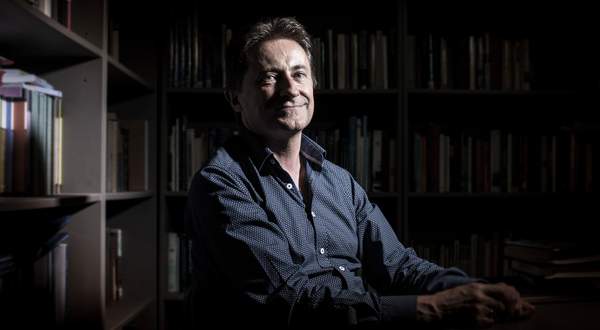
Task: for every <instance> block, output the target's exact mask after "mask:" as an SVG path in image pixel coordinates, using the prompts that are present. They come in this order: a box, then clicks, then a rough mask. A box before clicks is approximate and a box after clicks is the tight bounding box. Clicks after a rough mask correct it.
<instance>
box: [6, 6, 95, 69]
mask: <svg viewBox="0 0 600 330" xmlns="http://www.w3.org/2000/svg"><path fill="white" fill-rule="evenodd" d="M0 22H2V29H0V40H2V45H1V46H2V52H3V54H2V55H3V56H5V57H7V58H9V59H12V60H14V61H15V62H16V63H17V64H18V67H19V68H25V69H28V70H32V69H33V70H35V71H37V72H47V71H51V70H55V69H58V68H63V67H67V66H70V65H73V64H76V63H81V62H85V61H88V60H90V59H94V58H100V57H101V56H102V51H101V50H100V49H99V48H98V47H96V46H94V45H93V44H92V43H90V42H89V41H87V40H86V39H84V38H82V37H80V36H79V35H77V34H75V33H74V32H72V31H69V30H68V29H67V28H66V27H64V26H63V25H61V24H60V23H58V22H57V21H55V20H53V19H51V18H50V17H47V16H46V15H44V14H43V13H41V12H40V11H38V10H36V9H34V8H33V7H31V6H30V5H28V4H27V3H26V2H25V1H17V0H5V1H0Z"/></svg>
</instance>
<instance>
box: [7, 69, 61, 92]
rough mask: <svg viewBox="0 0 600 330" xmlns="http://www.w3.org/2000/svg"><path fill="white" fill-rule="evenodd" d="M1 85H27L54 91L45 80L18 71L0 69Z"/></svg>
mask: <svg viewBox="0 0 600 330" xmlns="http://www.w3.org/2000/svg"><path fill="white" fill-rule="evenodd" d="M0 83H1V84H20V83H29V84H31V85H34V86H39V87H45V88H50V89H54V87H53V86H52V85H51V84H49V83H48V82H47V81H46V80H45V79H42V78H40V77H38V76H36V75H34V74H32V73H29V72H26V71H23V70H20V69H0Z"/></svg>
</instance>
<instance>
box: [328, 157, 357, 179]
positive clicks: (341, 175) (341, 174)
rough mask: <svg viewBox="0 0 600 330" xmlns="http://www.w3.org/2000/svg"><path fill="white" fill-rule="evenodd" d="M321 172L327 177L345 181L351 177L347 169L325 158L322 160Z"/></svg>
mask: <svg viewBox="0 0 600 330" xmlns="http://www.w3.org/2000/svg"><path fill="white" fill-rule="evenodd" d="M323 173H325V175H326V176H328V177H334V178H336V179H338V180H344V181H345V180H350V179H351V178H352V174H350V172H349V171H348V170H346V169H345V168H343V167H341V166H340V165H338V164H336V163H333V162H331V161H329V160H327V159H325V160H324V161H323Z"/></svg>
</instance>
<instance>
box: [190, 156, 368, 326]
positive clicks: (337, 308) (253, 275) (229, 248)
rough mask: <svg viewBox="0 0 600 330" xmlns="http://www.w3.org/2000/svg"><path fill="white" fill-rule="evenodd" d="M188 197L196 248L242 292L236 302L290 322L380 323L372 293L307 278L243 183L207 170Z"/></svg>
mask: <svg viewBox="0 0 600 330" xmlns="http://www.w3.org/2000/svg"><path fill="white" fill-rule="evenodd" d="M190 198H193V201H191V202H190V203H188V210H187V224H188V226H190V227H189V228H190V230H191V234H192V237H193V239H194V240H195V241H194V246H196V244H198V246H199V245H200V244H201V245H202V246H203V248H205V249H207V250H208V255H210V256H212V257H213V261H214V263H215V264H216V267H217V269H218V272H219V273H220V274H222V276H224V277H225V278H226V279H227V282H228V283H231V285H232V286H233V287H234V288H235V290H236V291H238V292H240V293H241V297H239V298H235V299H238V300H242V301H244V304H249V305H252V306H254V307H256V306H258V307H259V309H261V308H263V307H264V309H263V310H265V311H267V310H278V311H283V312H284V313H285V312H286V313H287V315H286V316H287V318H288V321H289V322H294V321H308V320H314V319H316V318H317V319H320V318H326V319H327V321H329V322H337V324H343V323H354V322H361V321H363V320H372V321H374V320H378V319H379V306H378V304H379V302H378V299H377V298H376V297H375V296H374V295H373V293H371V292H368V291H365V292H357V291H353V290H352V291H351V290H344V289H342V288H343V285H341V284H340V283H341V281H342V279H341V278H336V277H335V275H331V276H328V277H327V281H324V280H323V277H319V276H315V277H313V278H309V277H308V276H307V274H306V273H305V272H304V271H303V268H302V260H298V258H297V256H294V255H292V253H293V252H292V250H291V249H290V247H289V245H288V241H287V238H286V236H285V235H284V233H283V232H282V231H281V229H280V227H279V226H278V225H277V224H276V223H274V222H272V221H271V220H269V216H268V215H267V214H266V213H265V210H264V209H263V208H262V207H261V206H260V200H258V199H257V196H256V195H255V194H254V195H253V193H252V188H251V187H250V185H248V184H247V182H244V180H243V179H241V178H239V177H237V176H235V175H233V174H230V173H229V172H227V171H225V170H223V169H221V168H218V167H214V166H209V167H206V168H204V169H203V170H202V171H201V174H200V175H197V176H196V178H195V179H194V182H193V184H192V187H191V190H190ZM271 216H273V215H271ZM275 216H276V215H275ZM196 240H197V241H196ZM337 281H340V283H338V282H337ZM238 302H239V301H238ZM274 316H276V315H271V317H274Z"/></svg>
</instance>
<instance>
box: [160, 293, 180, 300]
mask: <svg viewBox="0 0 600 330" xmlns="http://www.w3.org/2000/svg"><path fill="white" fill-rule="evenodd" d="M164 300H165V301H184V300H185V293H183V292H176V293H173V292H167V293H166V294H165V297H164Z"/></svg>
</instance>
